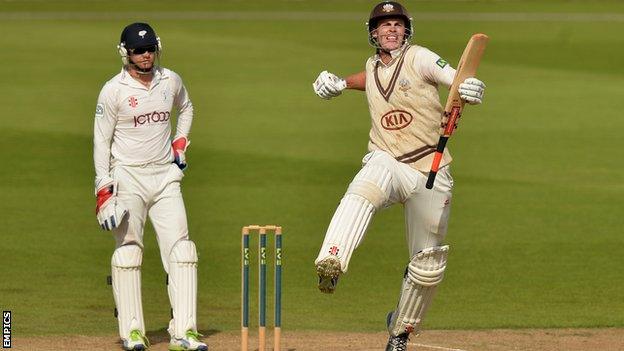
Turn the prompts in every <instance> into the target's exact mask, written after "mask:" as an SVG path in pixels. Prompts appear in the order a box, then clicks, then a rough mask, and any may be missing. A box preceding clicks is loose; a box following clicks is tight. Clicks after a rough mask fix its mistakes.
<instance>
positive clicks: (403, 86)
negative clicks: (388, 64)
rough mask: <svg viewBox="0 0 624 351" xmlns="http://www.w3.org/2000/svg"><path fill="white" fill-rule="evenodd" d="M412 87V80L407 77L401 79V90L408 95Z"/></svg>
mask: <svg viewBox="0 0 624 351" xmlns="http://www.w3.org/2000/svg"><path fill="white" fill-rule="evenodd" d="M410 89H412V87H411V86H410V81H409V80H408V79H407V78H402V79H401V80H399V90H400V91H402V92H403V94H405V96H407V91H408V90H410Z"/></svg>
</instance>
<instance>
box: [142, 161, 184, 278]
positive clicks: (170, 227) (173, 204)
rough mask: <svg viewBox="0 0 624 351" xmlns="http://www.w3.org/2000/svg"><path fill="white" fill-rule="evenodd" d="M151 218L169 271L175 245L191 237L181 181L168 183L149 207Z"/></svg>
mask: <svg viewBox="0 0 624 351" xmlns="http://www.w3.org/2000/svg"><path fill="white" fill-rule="evenodd" d="M176 167H177V166H176ZM149 218H150V221H151V222H152V225H153V226H154V230H155V231H156V240H157V241H158V247H159V248H160V258H161V259H162V263H163V267H164V268H165V271H166V272H167V273H169V256H170V253H171V250H172V249H173V245H174V244H175V243H177V242H178V241H180V240H185V239H188V238H189V236H188V223H187V220H186V208H185V207H184V200H183V199H182V193H181V192H180V184H179V183H171V184H169V185H167V187H166V188H165V192H164V193H163V195H162V196H159V197H158V198H157V199H156V201H155V202H154V204H153V205H152V207H151V208H150V209H149Z"/></svg>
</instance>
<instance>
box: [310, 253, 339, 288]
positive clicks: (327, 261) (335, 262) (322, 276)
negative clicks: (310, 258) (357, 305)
mask: <svg viewBox="0 0 624 351" xmlns="http://www.w3.org/2000/svg"><path fill="white" fill-rule="evenodd" d="M316 274H318V276H319V283H318V288H319V290H321V292H324V293H326V294H332V293H333V292H334V290H336V285H337V284H338V278H339V277H340V275H341V274H342V268H341V265H340V260H339V259H338V258H337V257H334V256H329V257H327V258H324V259H322V260H321V261H320V262H319V263H317V264H316Z"/></svg>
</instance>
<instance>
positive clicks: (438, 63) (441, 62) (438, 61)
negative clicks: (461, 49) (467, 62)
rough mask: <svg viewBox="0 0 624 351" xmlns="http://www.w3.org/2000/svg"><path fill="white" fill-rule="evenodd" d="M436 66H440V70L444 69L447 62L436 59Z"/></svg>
mask: <svg viewBox="0 0 624 351" xmlns="http://www.w3.org/2000/svg"><path fill="white" fill-rule="evenodd" d="M436 65H438V66H440V68H444V67H446V65H448V62H446V60H445V59H438V60H437V61H436Z"/></svg>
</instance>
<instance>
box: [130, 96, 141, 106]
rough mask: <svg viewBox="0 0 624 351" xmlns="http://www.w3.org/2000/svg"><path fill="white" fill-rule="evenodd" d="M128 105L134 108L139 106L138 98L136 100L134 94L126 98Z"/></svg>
mask: <svg viewBox="0 0 624 351" xmlns="http://www.w3.org/2000/svg"><path fill="white" fill-rule="evenodd" d="M128 105H130V107H132V108H135V107H137V106H139V100H137V99H136V98H135V97H134V96H131V97H130V98H128Z"/></svg>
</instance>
